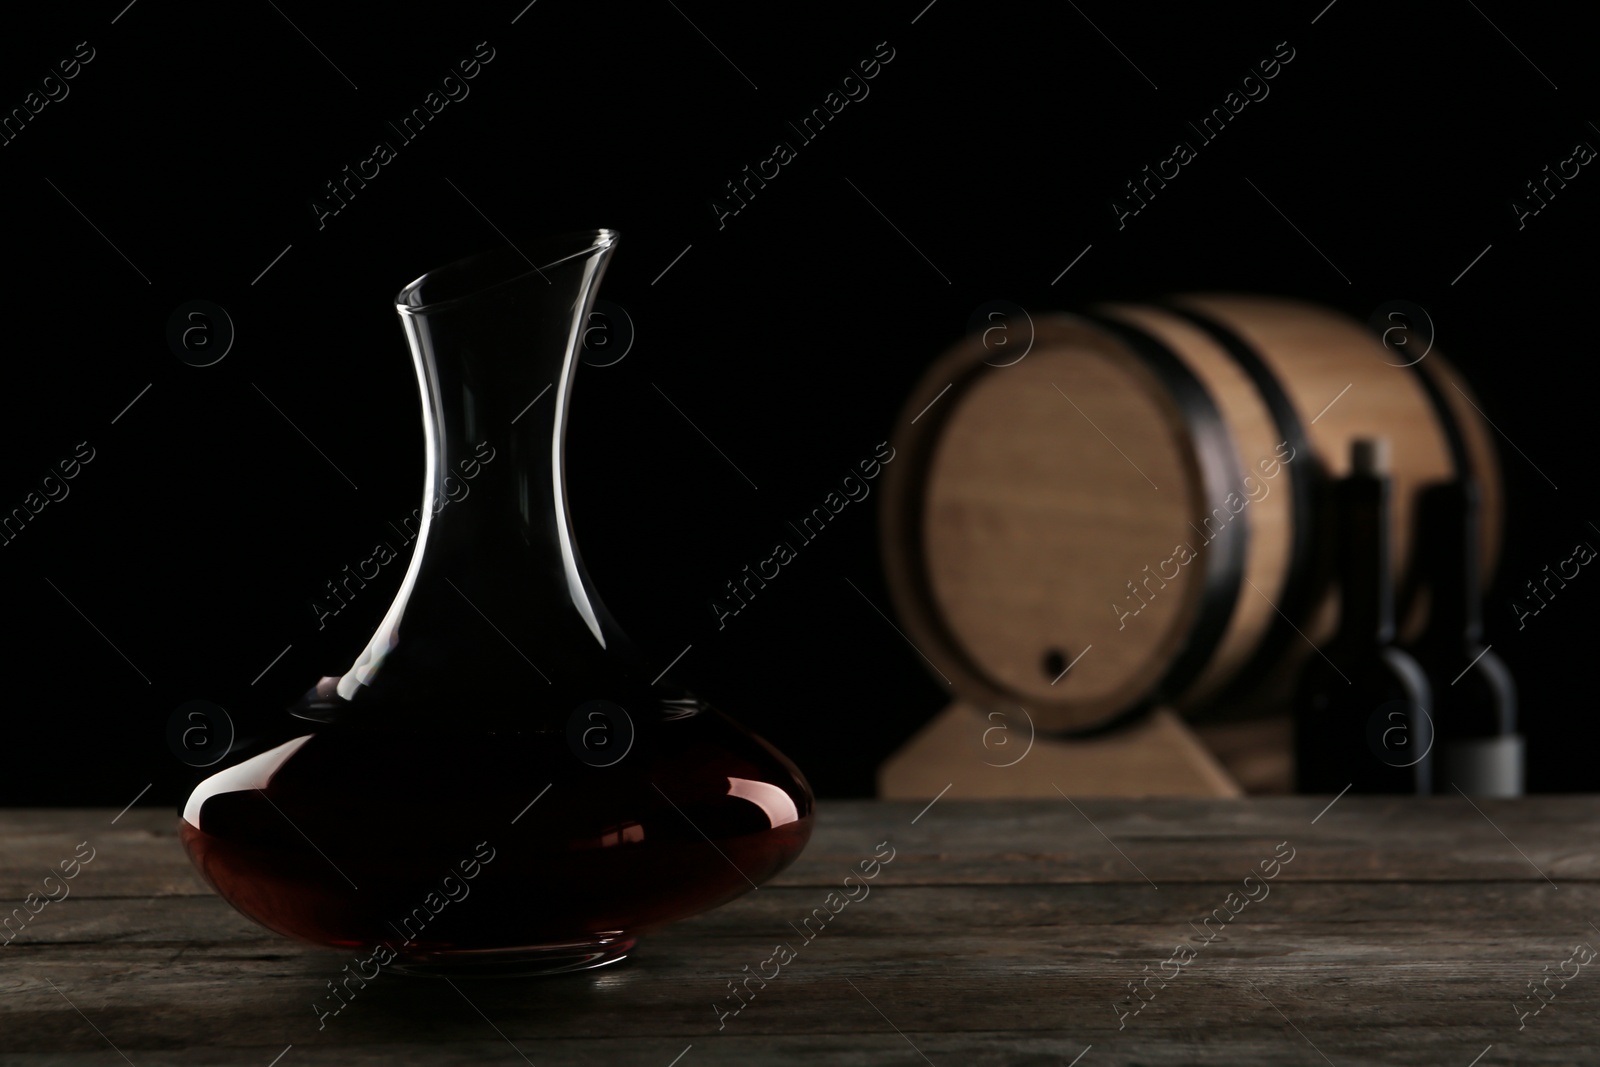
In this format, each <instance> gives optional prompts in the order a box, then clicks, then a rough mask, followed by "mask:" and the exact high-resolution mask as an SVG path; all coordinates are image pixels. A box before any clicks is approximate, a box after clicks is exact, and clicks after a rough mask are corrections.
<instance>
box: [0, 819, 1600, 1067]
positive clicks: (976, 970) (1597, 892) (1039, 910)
mask: <svg viewBox="0 0 1600 1067" xmlns="http://www.w3.org/2000/svg"><path fill="white" fill-rule="evenodd" d="M1328 802H1329V798H1326V797H1284V798H1268V799H1254V800H1234V799H1206V800H1195V799H1165V800H1120V799H1119V800H1111V799H1099V800H1096V799H1087V798H1086V799H1083V800H1078V799H1077V798H1073V800H1071V801H1069V800H1067V799H1065V798H1057V799H1054V800H1048V799H1047V800H1022V801H957V800H953V799H949V798H946V799H944V800H940V801H938V802H936V803H934V804H933V805H932V806H931V807H929V808H927V810H923V807H924V805H923V803H903V802H896V803H882V802H832V803H824V804H822V805H821V806H820V813H821V814H820V821H819V826H818V829H817V833H816V836H815V838H814V839H813V842H812V844H811V847H810V848H809V849H808V850H807V851H806V853H805V855H804V856H803V857H801V859H800V860H799V862H797V863H796V864H795V866H794V867H793V868H792V869H791V870H790V871H788V872H786V873H785V874H784V875H783V876H782V877H781V878H779V879H777V880H776V881H774V882H773V883H772V884H770V885H768V886H766V887H765V888H763V889H761V890H760V891H759V892H755V893H751V894H749V895H747V896H746V897H745V898H743V899H742V900H739V901H737V902H735V903H733V904H731V905H729V906H727V907H725V908H722V909H720V910H718V911H716V912H713V913H711V914H709V915H705V916H701V917H699V918H696V919H693V920H690V921H688V922H684V923H681V924H679V925H677V926H676V927H673V928H671V929H669V930H667V931H665V932H662V933H660V934H658V935H656V936H654V937H652V938H650V939H649V940H647V941H645V942H643V943H642V944H641V946H640V948H639V949H638V950H637V952H636V954H635V956H634V957H633V958H632V959H630V960H627V961H625V962H623V963H620V964H617V965H615V966H613V967H610V968H605V969H602V970H598V971H591V972H588V973H585V974H577V975H567V976H561V977H557V978H547V979H534V980H520V981H505V980H502V981H458V982H456V983H454V985H453V986H452V985H451V984H447V983H445V982H443V981H439V980H436V979H422V978H409V977H404V976H401V975H391V974H388V973H385V974H383V975H381V976H380V977H379V978H377V979H375V980H374V981H373V982H372V984H371V985H370V987H369V988H367V989H366V990H365V991H363V992H362V993H361V994H360V995H359V996H358V997H356V998H355V999H353V1000H352V1001H351V1002H350V1003H349V1005H348V1006H347V1007H346V1008H345V1009H344V1010H343V1011H342V1013H341V1014H339V1015H338V1016H334V1017H331V1018H329V1019H328V1020H327V1025H326V1028H325V1029H322V1030H320V1031H319V1030H318V1023H317V1018H316V1014H315V1011H314V1009H313V1007H312V1002H313V1000H315V999H316V998H317V997H319V996H326V994H327V989H326V986H325V983H326V982H327V981H328V980H329V979H332V978H334V977H336V976H338V974H339V968H340V967H341V966H342V965H343V964H345V963H348V962H350V958H349V955H348V954H339V953H334V952H328V951H324V950H319V949H312V948H307V947H303V946H300V945H297V944H292V943H290V942H287V941H285V940H283V939H281V938H278V937H276V936H273V935H270V934H267V933H265V932H264V931H262V930H260V929H258V928H257V927H255V926H254V925H253V924H252V923H250V922H249V921H247V920H245V919H244V918H242V917H241V916H239V915H237V914H236V913H234V912H233V911H232V910H231V909H230V908H229V907H228V906H227V905H226V904H224V903H223V902H222V901H221V900H219V899H218V898H217V897H215V896H214V895H212V894H211V893H210V892H209V891H208V890H207V889H206V888H205V887H204V885H203V884H202V883H201V882H200V880H199V879H198V877H197V876H196V875H195V873H194V871H193V870H192V869H191V868H190V866H189V863H188V861H187V859H186V858H185V857H184V854H183V851H182V849H181V848H180V847H179V845H178V842H177V839H176V836H175V826H174V823H175V818H174V816H173V815H172V814H171V813H170V812H169V811H166V810H151V809H134V810H131V811H129V812H127V813H126V814H124V815H122V816H121V817H120V818H119V819H117V821H116V823H115V825H112V820H113V816H115V815H116V814H117V813H115V812H112V811H100V810H52V811H9V812H0V902H3V906H4V907H5V908H6V909H10V908H12V907H15V906H18V905H20V904H22V902H23V899H24V897H25V895H26V894H28V893H29V892H39V891H40V885H41V882H42V880H43V878H44V876H45V874H46V872H47V870H48V869H51V868H54V867H56V866H57V864H58V863H59V861H60V860H62V859H66V858H69V857H71V856H72V855H73V852H74V849H75V846H77V844H78V842H80V841H85V840H87V841H88V842H89V844H90V847H92V848H93V849H95V857H94V859H93V860H92V861H91V862H89V863H88V864H87V865H86V866H84V867H83V868H82V869H81V871H80V873H79V874H78V876H77V878H76V879H75V880H74V881H72V882H71V883H70V885H71V895H70V897H67V898H65V899H62V900H59V901H57V902H54V903H50V904H47V905H44V906H43V908H42V910H41V911H40V912H39V913H38V914H37V915H34V916H33V917H32V918H31V919H30V921H29V922H28V924H27V925H26V927H25V929H24V931H23V932H22V933H21V934H20V935H18V936H17V937H16V938H15V940H14V941H13V942H12V943H11V944H10V945H9V946H8V947H6V948H4V949H0V1065H16V1064H30V1065H31V1064H46V1063H48V1064H82V1065H86V1067H87V1065H91V1064H93V1065H107V1064H119V1063H122V1062H123V1060H124V1059H126V1060H127V1061H128V1062H130V1063H133V1064H137V1065H138V1067H151V1065H156V1064H252V1065H259V1067H269V1065H270V1064H273V1063H274V1062H276V1063H277V1064H278V1065H279V1067H301V1065H305V1064H330V1065H332V1064H338V1065H365V1064H385V1065H390V1064H462V1065H466V1064H471V1065H473V1067H483V1065H490V1064H520V1063H523V1062H524V1061H526V1062H531V1063H535V1064H538V1065H539V1067H546V1065H562V1064H622V1065H639V1067H669V1065H673V1064H676V1065H677V1067H705V1065H710V1064H727V1065H733V1064H738V1065H745V1064H817V1063H836V1064H851V1065H854V1064H922V1063H924V1062H928V1063H933V1064H939V1065H940V1067H944V1065H947V1064H948V1065H957V1064H959V1065H971V1064H1038V1065H1045V1064H1050V1065H1061V1067H1065V1065H1068V1064H1073V1063H1077V1064H1078V1065H1079V1067H1099V1065H1102V1064H1113V1063H1122V1064H1132V1063H1138V1064H1175V1065H1176V1064H1184V1065H1188V1064H1226V1065H1230V1067H1238V1065H1247V1064H1272V1065H1273V1067H1284V1065H1291V1064H1323V1063H1330V1064H1337V1065H1339V1067H1345V1065H1354V1064H1367V1063H1415V1064H1446V1065H1457V1067H1468V1065H1470V1064H1474V1063H1476V1064H1478V1065H1479V1067H1490V1065H1494V1064H1506V1063H1519V1064H1563V1065H1567V1064H1577V1063H1595V1062H1600V1010H1597V1009H1600V973H1591V972H1595V971H1600V960H1596V961H1595V963H1593V964H1591V965H1590V966H1588V967H1586V968H1582V969H1581V970H1578V967H1579V965H1578V964H1577V963H1575V962H1574V963H1566V961H1568V960H1569V959H1571V958H1573V947H1574V946H1575V945H1576V944H1578V943H1579V942H1587V943H1588V945H1590V946H1594V947H1596V948H1600V930H1597V929H1596V927H1595V925H1594V924H1595V923H1600V888H1597V881H1596V880H1597V879H1600V856H1597V853H1596V849H1595V846H1594V842H1595V839H1596V833H1597V831H1600V798H1597V797H1538V798H1530V799H1526V800H1520V801H1509V802H1508V801H1478V802H1477V803H1476V805H1474V804H1473V803H1472V802H1469V801H1468V800H1466V799H1465V798H1463V797H1459V796H1458V797H1444V798H1438V799H1434V800H1427V801H1421V802H1417V801H1407V800H1399V799H1384V798H1369V797H1357V796H1345V797H1343V798H1342V799H1340V800H1338V801H1337V802H1336V803H1334V804H1333V805H1332V806H1331V807H1328ZM1324 808H1327V810H1324ZM1319 812H1320V813H1321V814H1320V815H1319ZM919 813H920V814H919ZM885 841H887V842H888V843H889V847H890V848H892V849H893V850H894V858H893V860H892V861H891V862H890V863H888V864H887V865H886V866H884V867H883V868H882V870H881V872H880V873H879V875H878V877H877V878H876V879H875V880H874V881H873V882H872V883H871V886H872V888H871V891H870V895H869V896H867V897H865V898H864V899H860V900H857V901H855V902H854V903H850V904H847V905H843V906H839V905H835V906H836V907H839V908H840V910H839V912H838V914H837V915H835V916H833V917H832V919H831V921H830V922H829V923H828V924H827V926H826V927H825V928H824V929H823V931H822V933H820V934H818V935H816V936H815V939H814V940H812V941H809V942H805V941H803V939H802V938H801V937H800V935H799V934H798V933H797V932H796V929H795V926H798V925H799V924H800V923H801V921H802V920H803V919H804V918H805V917H806V916H808V915H809V914H811V911H812V909H813V908H819V907H824V905H825V902H826V900H827V897H828V893H829V892H830V891H832V890H835V889H839V888H841V883H842V882H843V879H844V877H845V876H846V874H847V873H849V871H848V868H852V867H854V866H855V865H856V864H857V863H858V861H860V860H862V859H864V858H868V857H871V856H872V855H873V853H874V850H875V848H876V846H877V845H878V844H879V843H880V842H885ZM1282 842H1288V844H1287V845H1282V844H1281V843H1282ZM884 851H885V852H887V849H885V850H884ZM1291 852H1292V859H1290V860H1289V861H1288V862H1287V864H1280V865H1279V866H1277V867H1276V868H1273V867H1272V866H1271V865H1270V863H1269V866H1268V870H1269V871H1275V873H1276V877H1275V878H1274V879H1273V880H1271V881H1261V880H1252V881H1251V882H1249V883H1248V884H1247V883H1246V882H1245V878H1246V876H1247V875H1249V874H1250V873H1251V871H1252V870H1256V871H1257V872H1258V877H1259V872H1260V870H1261V867H1260V865H1261V863H1262V861H1271V860H1272V859H1273V858H1274V856H1275V853H1277V854H1280V855H1289V854H1290V853H1291ZM51 884H52V885H54V884H55V883H51ZM1246 889H1248V891H1249V892H1250V894H1252V895H1254V896H1257V897H1260V899H1258V900H1256V901H1254V902H1252V903H1249V904H1241V902H1242V900H1243V899H1244V898H1243V896H1242V895H1240V896H1234V897H1230V896H1229V894H1230V893H1240V894H1242V893H1243V892H1244V891H1245V890H1246ZM53 891H54V892H57V893H59V892H60V890H59V888H57V889H55V890H53ZM857 892H859V891H857ZM1263 892H1265V894H1266V895H1265V896H1261V894H1262V893H1263ZM1213 909H1221V910H1220V911H1219V912H1218V913H1217V914H1218V915H1220V916H1230V918H1231V921H1230V922H1228V923H1227V924H1226V925H1223V924H1222V923H1221V922H1220V920H1219V919H1217V918H1213V919H1212V920H1211V922H1210V924H1209V925H1208V926H1206V927H1204V929H1203V930H1202V924H1201V919H1202V918H1203V917H1205V916H1207V915H1208V914H1211V913H1212V912H1213ZM1233 910H1238V912H1239V913H1238V915H1237V917H1231V912H1232V911H1233ZM791 923H792V924H795V925H794V926H791ZM1191 924H1193V925H1191ZM1203 936H1204V937H1209V938H1210V940H1203ZM780 941H781V942H788V943H790V945H791V946H792V947H793V948H794V949H796V950H797V952H796V955H795V957H794V958H793V959H792V960H790V961H789V962H788V964H787V965H786V966H783V967H782V968H781V971H780V973H779V974H778V976H777V977H776V978H774V979H773V980H772V981H771V982H770V983H769V984H768V985H767V986H766V988H765V989H761V988H760V986H759V984H757V983H752V984H751V986H750V988H751V989H759V990H760V991H759V992H758V993H757V994H756V995H755V996H754V998H753V999H750V1001H749V1003H748V1005H747V1006H746V1007H745V1008H744V1009H743V1010H742V1011H741V1012H740V1013H739V1014H738V1015H733V1016H729V1017H727V1018H726V1019H725V1020H724V1024H723V1028H722V1029H721V1030H720V1031H719V1029H718V1019H717V1015H716V1012H715V1011H714V1009H713V1003H714V1002H719V1003H721V1004H722V1005H723V1006H724V1008H727V1007H731V1006H733V1005H734V1003H735V1002H734V1001H732V1000H731V999H728V997H729V994H728V987H727V983H728V982H729V981H730V980H731V979H734V978H735V977H742V976H743V974H745V973H747V972H745V971H744V968H745V967H746V965H748V966H749V967H750V970H751V971H752V972H754V971H757V970H759V969H761V968H762V965H763V961H766V960H768V959H769V958H770V957H771V956H772V952H773V946H774V945H775V944H776V943H777V942H780ZM1180 949H1181V950H1182V951H1175V950H1180ZM1164 961H1165V963H1164ZM1179 961H1181V962H1179ZM1163 964H1164V965H1163ZM1563 964H1565V966H1563ZM771 966H772V965H770V964H769V965H768V966H767V973H769V974H770V973H771ZM1146 967H1148V968H1149V970H1148V971H1146V970H1145V968H1146ZM1546 967H1548V970H1545V969H1544V968H1546ZM1574 970H1576V971H1577V973H1576V975H1575V976H1572V975H1573V972H1574ZM1562 972H1565V973H1566V974H1567V975H1568V976H1569V977H1570V981H1569V982H1567V983H1565V985H1564V987H1563V982H1562V981H1560V980H1559V979H1558V980H1552V981H1549V982H1548V984H1547V985H1546V986H1544V987H1542V988H1547V989H1548V990H1550V992H1549V993H1548V994H1546V999H1547V1000H1548V1004H1547V1005H1546V1006H1544V1007H1543V1009H1542V1010H1541V1012H1540V1013H1539V1014H1537V1015H1529V1016H1527V1017H1526V1018H1525V1019H1522V1020H1520V1021H1521V1023H1522V1029H1520V1031H1519V1017H1518V1011H1519V1010H1521V1011H1531V1010H1532V1009H1533V1008H1534V1007H1537V1006H1538V1005H1540V1004H1542V1003H1544V1001H1543V1000H1531V999H1528V998H1529V996H1530V994H1529V992H1528V987H1527V984H1526V983H1528V981H1529V980H1530V979H1535V978H1537V979H1545V978H1546V977H1547V976H1550V975H1555V974H1558V973H1562ZM1164 973H1166V974H1175V975H1176V977H1171V978H1169V979H1168V980H1167V984H1166V986H1165V987H1164V988H1162V987H1161V985H1160V977H1159V976H1161V975H1162V974H1164ZM1147 974H1153V975H1156V976H1158V977H1157V978H1156V979H1153V980H1151V981H1149V982H1148V983H1147V984H1146V985H1145V986H1144V987H1143V988H1145V989H1146V990H1148V992H1145V993H1143V994H1142V997H1143V998H1147V1000H1148V1002H1146V1000H1145V999H1141V1000H1138V1001H1130V999H1129V998H1130V997H1131V995H1132V994H1130V991H1129V989H1128V985H1127V983H1129V982H1131V981H1136V980H1140V979H1143V978H1144V977H1145V976H1146V975H1147ZM1119 1002H1120V1005H1121V1006H1120V1007H1119V1006H1118V1005H1119ZM1517 1005H1521V1007H1520V1009H1519V1008H1518V1007H1517ZM1134 1007H1139V1008H1140V1010H1139V1012H1138V1013H1137V1014H1132V1010H1133V1008H1134ZM1124 1012H1126V1013H1129V1014H1126V1015H1123V1014H1122V1013H1124ZM1544 1012H1548V1013H1549V1014H1544ZM1119 1025H1120V1029H1119ZM290 1046H292V1047H290ZM1091 1046H1092V1047H1091ZM119 1052H120V1053H121V1056H120V1057H119ZM280 1055H281V1058H279V1059H276V1060H275V1057H280ZM1080 1057H1081V1058H1080Z"/></svg>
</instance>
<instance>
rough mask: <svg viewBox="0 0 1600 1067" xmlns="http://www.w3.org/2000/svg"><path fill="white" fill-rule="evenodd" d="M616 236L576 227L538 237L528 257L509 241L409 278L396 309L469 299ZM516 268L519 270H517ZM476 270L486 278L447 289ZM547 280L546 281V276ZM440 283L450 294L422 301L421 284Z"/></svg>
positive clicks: (428, 308) (604, 245)
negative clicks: (469, 284)
mask: <svg viewBox="0 0 1600 1067" xmlns="http://www.w3.org/2000/svg"><path fill="white" fill-rule="evenodd" d="M619 237H620V234H618V233H617V231H616V230H613V229H607V228H603V227H602V228H599V229H593V230H575V231H572V232H569V233H561V234H554V235H551V236H548V237H543V238H541V239H540V240H539V241H537V242H536V243H534V244H533V245H530V246H528V247H529V249H530V250H531V251H532V252H533V253H534V254H533V255H532V256H531V257H530V256H529V255H528V254H527V253H525V252H524V251H523V250H522V248H521V247H519V246H517V245H514V244H509V243H508V244H505V245H502V246H500V247H498V248H493V249H489V250H488V251H485V252H478V253H476V254H474V255H470V256H464V257H462V258H461V259H458V260H455V261H454V262H452V263H448V264H446V265H445V266H443V267H437V268H435V269H433V270H430V271H428V272H427V273H425V274H422V275H420V276H419V277H417V278H415V279H414V280H412V281H411V282H410V283H409V284H407V285H406V286H405V287H404V288H402V289H401V290H400V292H399V294H398V295H396V296H395V310H396V311H398V312H400V313H401V314H402V315H416V314H420V313H424V312H433V311H437V310H439V309H441V308H445V307H450V306H452V305H455V304H459V303H461V302H463V301H466V300H470V299H472V298H473V297H475V296H479V295H481V294H483V293H485V292H487V291H489V290H491V289H496V288H499V287H500V286H502V285H509V284H510V283H512V282H515V281H518V280H520V279H523V278H526V277H528V276H529V275H536V274H540V273H542V272H543V271H546V270H549V269H551V268H553V267H558V266H560V265H561V264H563V263H566V262H568V261H570V260H573V259H578V258H581V257H583V256H590V255H594V254H595V253H597V252H603V251H605V250H606V249H608V248H610V247H612V246H613V245H615V244H616V243H617V240H618V238H619ZM564 250H565V251H564ZM549 256H553V257H554V258H550V259H549V260H548V262H544V263H539V262H538V261H539V260H541V259H545V258H546V257H549ZM518 267H520V268H521V269H516V268H518ZM475 273H481V274H483V275H485V276H486V277H485V279H484V280H482V281H478V282H475V283H473V284H471V286H470V288H466V289H463V290H461V291H450V284H449V283H452V282H453V283H457V284H458V285H459V284H461V283H463V282H464V281H465V279H464V278H462V277H460V276H463V275H465V276H467V277H470V276H471V275H473V274H475ZM546 280H547V281H548V279H546ZM440 283H445V284H446V290H447V292H448V294H449V295H447V296H444V297H442V298H439V299H433V300H426V301H425V300H424V299H423V288H424V286H434V287H437V286H438V285H440Z"/></svg>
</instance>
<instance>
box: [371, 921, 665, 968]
mask: <svg viewBox="0 0 1600 1067" xmlns="http://www.w3.org/2000/svg"><path fill="white" fill-rule="evenodd" d="M638 943H639V939H638V938H637V937H635V936H633V935H632V934H627V933H623V932H622V931H616V932H614V933H607V934H601V935H598V936H596V937H595V938H593V939H590V940H584V941H572V942H567V943H564V944H558V945H527V946H522V947H519V948H496V949H464V950H459V951H452V952H421V953H415V954H408V955H406V956H403V957H401V958H400V959H397V960H396V961H395V962H394V963H393V964H392V965H391V969H392V970H394V971H396V972H398V973H400V974H409V975H415V976H418V977H422V978H532V977H535V976H538V975H543V974H563V973H565V972H567V971H589V970H593V969H594V968H596V967H604V966H605V965H606V964H608V963H616V962H617V961H618V960H621V959H624V958H625V957H626V956H627V955H628V953H629V952H631V951H632V950H633V947H634V945H636V944H638Z"/></svg>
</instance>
